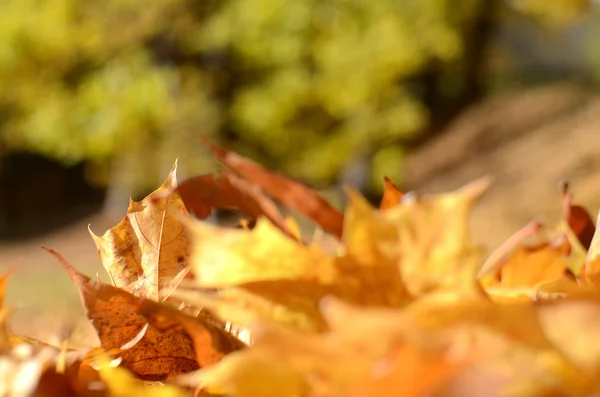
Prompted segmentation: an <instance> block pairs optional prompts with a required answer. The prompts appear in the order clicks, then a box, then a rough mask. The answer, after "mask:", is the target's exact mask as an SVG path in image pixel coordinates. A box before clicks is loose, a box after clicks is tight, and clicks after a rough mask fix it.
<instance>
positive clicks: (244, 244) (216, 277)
mask: <svg viewBox="0 0 600 397" xmlns="http://www.w3.org/2000/svg"><path fill="white" fill-rule="evenodd" d="M186 226H187V228H188V230H189V232H190V234H191V236H192V239H193V244H192V249H191V255H190V264H191V266H192V271H193V273H194V276H195V279H196V281H197V282H198V283H199V284H200V285H202V286H204V287H213V288H217V287H224V286H232V285H235V284H240V283H244V282H249V281H256V280H273V279H324V280H331V279H332V278H333V277H334V276H335V269H334V267H333V264H332V261H331V259H330V258H329V257H328V256H327V255H326V254H325V252H323V250H322V249H321V248H319V247H317V246H309V247H306V246H304V245H302V244H299V243H298V241H295V240H293V239H291V238H289V237H287V236H286V235H284V234H283V233H282V231H281V230H280V229H279V228H277V227H275V226H274V225H273V224H272V223H271V222H269V221H268V220H267V219H266V218H259V219H258V220H257V222H256V226H255V227H254V229H252V230H248V229H226V228H222V227H219V226H216V225H211V224H209V223H206V222H200V221H195V220H193V219H190V220H188V221H187V222H186Z"/></svg>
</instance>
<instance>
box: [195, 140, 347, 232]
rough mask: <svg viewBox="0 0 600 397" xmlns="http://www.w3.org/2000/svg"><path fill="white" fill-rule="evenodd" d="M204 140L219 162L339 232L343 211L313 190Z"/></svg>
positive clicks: (326, 229) (325, 226) (319, 222)
mask: <svg viewBox="0 0 600 397" xmlns="http://www.w3.org/2000/svg"><path fill="white" fill-rule="evenodd" d="M204 143H205V144H206V145H207V146H208V147H209V149H210V150H211V151H212V153H213V154H214V155H215V157H217V158H218V159H219V160H220V161H221V162H223V163H224V164H225V165H227V166H228V167H230V168H231V169H233V170H234V171H235V172H237V173H238V174H240V175H241V176H242V177H243V178H245V179H247V180H248V181H251V182H253V183H255V184H257V185H259V186H260V187H261V188H262V189H264V190H265V191H266V192H267V193H268V194H270V195H271V196H273V197H274V198H275V199H276V200H278V201H280V202H281V203H282V204H284V205H285V206H286V207H288V208H289V209H292V210H294V211H298V212H300V213H302V214H304V215H306V216H307V217H308V218H310V219H312V220H313V221H314V222H316V223H317V224H318V225H319V226H321V227H322V228H323V230H325V231H326V232H328V233H331V234H332V235H334V236H335V237H337V238H340V237H341V236H342V228H343V223H344V215H343V214H342V213H341V212H340V211H338V210H337V209H335V208H334V207H333V206H332V205H331V204H329V203H328V202H327V200H325V199H324V198H323V197H321V196H320V195H319V194H318V193H317V192H316V191H315V190H313V189H311V188H310V187H308V186H306V185H304V184H302V183H300V182H297V181H294V180H292V179H290V178H288V177H285V176H283V175H280V174H277V173H274V172H271V171H267V170H266V169H264V168H263V167H261V166H260V165H258V164H257V163H255V162H253V161H251V160H249V159H247V158H245V157H242V156H240V155H238V154H236V153H233V152H229V151H227V150H225V149H222V148H220V147H217V146H215V145H213V144H212V143H211V142H210V141H208V140H207V139H205V140H204Z"/></svg>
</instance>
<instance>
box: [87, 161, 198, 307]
mask: <svg viewBox="0 0 600 397" xmlns="http://www.w3.org/2000/svg"><path fill="white" fill-rule="evenodd" d="M176 170H177V162H176V163H175V165H174V166H173V169H172V170H171V173H170V174H169V177H168V178H167V180H166V181H165V183H164V184H163V185H162V186H161V187H160V188H158V189H157V190H156V191H154V192H153V193H151V194H150V195H149V196H147V197H146V198H144V199H143V200H142V201H140V202H134V201H130V203H129V208H128V210H127V215H125V217H124V218H123V220H122V221H121V222H120V223H119V224H118V225H117V226H115V227H114V228H112V229H110V230H108V231H106V233H104V235H102V236H101V237H98V236H96V235H95V234H94V233H93V232H92V231H91V229H90V234H91V235H92V237H93V239H94V242H95V243H96V248H97V249H98V253H99V254H100V258H101V260H102V265H103V266H104V269H105V270H106V272H107V273H108V274H109V276H110V279H111V282H112V284H113V285H114V286H115V287H117V288H121V289H123V290H125V291H127V292H129V293H131V294H133V295H135V296H138V297H141V298H148V299H152V300H155V301H163V300H165V299H166V298H168V297H169V295H170V294H171V292H172V290H173V289H174V288H175V287H176V285H177V284H178V282H179V281H181V279H182V278H183V277H184V276H185V275H186V273H187V271H188V269H187V265H188V251H189V248H188V246H189V236H188V234H187V231H186V230H185V229H184V227H183V225H182V224H181V222H180V220H179V216H180V215H181V214H187V210H186V208H185V206H184V204H183V201H182V200H181V198H180V197H179V194H178V193H177V192H176V191H172V190H173V189H174V188H175V187H176V186H177V178H176ZM167 191H168V192H169V193H168V194H166V195H165V192H167Z"/></svg>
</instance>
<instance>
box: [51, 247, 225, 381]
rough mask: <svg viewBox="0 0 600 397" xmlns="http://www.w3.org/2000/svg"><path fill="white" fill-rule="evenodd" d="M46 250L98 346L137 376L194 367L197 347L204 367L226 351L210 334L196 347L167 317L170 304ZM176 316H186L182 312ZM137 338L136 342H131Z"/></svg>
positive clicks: (163, 376) (169, 374)
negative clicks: (76, 297)
mask: <svg viewBox="0 0 600 397" xmlns="http://www.w3.org/2000/svg"><path fill="white" fill-rule="evenodd" d="M45 249H46V250H47V251H48V252H50V253H51V254H52V255H53V256H54V257H55V258H56V259H57V260H58V261H59V262H60V264H61V265H62V266H63V268H64V269H65V270H66V271H67V273H68V274H69V277H70V278H71V279H72V280H73V282H74V283H75V285H76V286H77V288H78V289H79V294H80V297H81V300H82V303H83V305H84V307H85V311H86V315H87V317H88V318H89V319H90V320H91V321H92V324H93V326H94V327H95V328H96V331H97V333H98V337H99V338H100V342H101V345H102V347H103V348H104V349H105V350H107V351H114V349H117V351H119V355H120V357H121V359H122V363H123V365H124V366H125V367H127V368H128V369H129V370H131V371H133V372H134V373H136V374H137V376H138V377H139V378H140V379H145V380H154V381H164V380H169V379H172V378H173V377H175V376H177V375H179V374H182V373H186V372H190V371H193V370H196V369H198V368H199V364H198V362H197V361H196V358H197V354H196V349H199V350H200V352H199V353H198V355H200V353H202V354H203V355H202V356H203V357H210V360H206V361H203V362H202V364H203V365H210V364H214V363H216V362H217V361H218V360H219V359H220V358H221V357H223V356H224V355H225V354H227V353H229V351H218V350H217V348H216V347H217V346H220V344H219V343H214V340H213V339H212V337H211V338H205V339H204V340H203V343H202V344H201V345H199V344H196V349H195V348H194V343H193V340H192V338H191V337H190V335H189V334H188V333H187V332H186V330H185V327H184V326H183V325H182V324H181V322H178V321H174V320H172V314H171V313H172V311H171V310H170V309H171V307H170V306H167V305H165V304H161V303H158V302H154V301H150V300H147V299H140V298H137V297H135V296H134V295H132V294H130V293H128V292H126V291H123V290H121V289H119V288H116V287H113V286H111V285H108V284H104V283H102V282H100V281H98V280H92V279H90V278H89V277H87V276H85V275H83V274H81V273H79V272H78V271H77V270H76V269H75V268H73V267H72V266H71V265H69V264H68V263H67V262H66V261H65V260H64V259H63V258H62V257H61V256H60V255H59V254H58V253H56V252H55V251H53V250H51V249H49V248H45ZM147 313H152V314H153V316H148V315H146V314H147ZM180 316H182V317H185V315H184V314H183V313H181V315H180ZM157 317H160V318H161V319H165V321H166V322H167V324H168V325H169V326H168V327H166V326H165V325H164V324H161V323H160V322H159V321H157ZM182 317H179V319H181V318H182ZM189 321H198V324H199V326H203V327H205V328H206V329H207V332H208V334H210V335H213V334H212V333H211V332H210V331H213V332H216V331H215V329H214V327H211V326H210V325H209V324H203V323H201V322H200V320H196V319H194V318H191V317H190V318H189ZM209 328H210V331H209V330H208V329H209ZM140 334H143V335H140ZM136 338H137V339H139V340H138V342H137V343H131V342H132V340H134V339H136ZM196 341H198V339H196Z"/></svg>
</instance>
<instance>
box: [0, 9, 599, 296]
mask: <svg viewBox="0 0 600 397" xmlns="http://www.w3.org/2000/svg"><path fill="white" fill-rule="evenodd" d="M598 3H599V2H596V1H592V0H294V1H284V0H200V1H198V0H196V1H195V0H155V1H152V2H143V3H142V2H137V1H132V0H104V1H98V0H86V1H83V0H14V1H12V0H8V1H3V2H0V266H3V267H6V266H8V265H10V264H12V263H20V264H21V270H19V273H18V275H16V276H15V277H16V278H17V279H18V277H26V276H27V277H30V278H29V279H27V280H30V279H31V277H33V276H32V275H37V277H38V278H39V280H40V281H39V283H36V282H32V281H27V282H25V281H23V280H25V279H24V278H22V279H21V281H22V282H20V283H15V284H14V285H15V286H14V287H10V288H9V292H11V293H12V294H13V296H15V297H20V298H18V299H17V301H18V302H21V303H23V302H25V303H23V304H24V305H28V304H29V303H30V302H29V301H28V300H27V299H28V298H22V297H23V296H29V295H40V294H41V295H44V294H47V295H52V294H54V293H55V292H56V291H57V288H58V287H56V285H58V284H56V285H53V284H52V283H53V282H54V281H53V282H52V283H50V282H49V281H48V280H50V279H48V274H50V273H52V274H54V273H53V272H57V273H60V272H61V270H60V269H59V267H58V265H56V264H55V263H54V262H53V261H52V259H51V258H50V257H49V255H48V254H47V253H45V252H42V251H41V250H40V249H39V246H40V245H42V244H44V245H48V246H50V247H52V248H54V249H56V250H58V251H59V252H61V253H62V254H63V255H64V256H65V257H66V258H67V259H68V260H70V261H71V262H72V263H73V264H74V265H77V266H80V267H83V269H88V270H89V271H88V273H92V272H95V271H99V272H101V273H102V272H103V271H102V270H101V267H100V261H99V258H98V256H97V253H96V251H95V247H94V245H93V242H92V240H91V238H90V236H89V234H88V233H87V230H86V227H87V224H89V223H91V224H92V226H91V227H92V230H94V232H95V233H96V234H102V233H103V232H104V231H105V230H106V229H107V228H110V227H112V226H114V225H115V224H116V223H117V222H118V221H119V220H120V219H121V218H122V217H123V215H124V214H125V211H126V208H127V204H128V200H129V197H130V196H132V197H133V198H134V199H140V198H142V197H143V196H144V195H146V194H147V193H149V192H150V191H152V190H153V189H154V188H156V187H158V186H159V185H160V184H161V183H162V182H163V181H164V179H165V177H166V175H167V174H168V172H169V170H170V168H171V167H172V165H173V163H174V161H175V159H176V158H179V171H178V175H179V178H180V179H183V178H185V177H188V176H193V175H196V174H200V173H206V172H212V171H214V170H215V169H216V164H215V162H214V161H213V159H212V158H211V157H210V156H209V155H208V153H207V151H206V150H205V149H204V148H203V146H202V144H201V137H202V136H207V137H210V138H211V139H212V140H213V141H215V142H216V143H218V144H220V145H221V146H224V147H226V148H228V149H231V150H234V151H237V152H238V153H240V154H243V155H245V156H249V157H250V158H252V159H254V160H255V161H258V162H260V163H261V164H263V165H265V166H266V167H268V168H271V169H273V170H277V171H280V172H284V173H286V174H288V175H290V176H292V177H294V178H297V179H299V180H301V181H303V182H305V183H307V184H310V185H311V186H314V187H316V188H317V189H319V190H321V191H323V193H324V194H325V195H326V196H327V197H329V198H330V199H331V200H332V201H333V202H335V203H337V204H341V202H342V201H343V195H342V193H341V189H340V187H341V186H343V185H352V186H354V187H356V188H358V189H360V190H361V191H362V192H364V194H365V195H366V196H367V197H368V198H370V199H371V200H373V201H375V200H377V199H378V197H379V195H380V194H381V188H382V178H383V175H386V176H388V177H390V178H392V179H393V180H394V181H395V182H396V183H397V184H398V185H400V186H401V187H402V188H403V189H406V190H415V191H417V192H422V193H429V192H439V191H445V190H449V189H454V188H457V187H459V186H461V185H462V184H464V183H467V182H469V181H471V180H473V179H475V178H477V177H480V176H483V175H485V174H489V175H491V176H492V177H493V178H494V185H493V187H492V189H491V190H490V192H489V193H488V194H487V195H486V196H485V198H484V200H483V201H482V203H481V205H480V206H479V207H478V209H477V211H476V216H475V217H474V220H473V228H474V232H475V238H476V239H477V240H478V241H479V242H480V243H481V244H483V245H484V246H486V247H488V248H489V247H494V246H495V245H497V244H498V243H500V242H501V241H502V240H504V239H506V238H507V237H508V235H510V234H511V233H512V232H514V231H515V230H517V229H518V228H520V227H521V226H523V225H524V224H525V223H527V222H528V221H529V220H531V219H532V218H534V217H538V218H540V219H542V220H547V221H548V222H553V221H555V220H557V219H558V217H559V216H560V206H559V201H560V194H559V192H558V188H557V183H558V182H559V181H560V180H561V179H568V180H569V181H570V182H571V184H572V187H573V190H574V193H575V197H576V200H577V201H578V202H580V203H582V204H585V205H586V206H588V208H590V210H591V212H592V214H593V216H595V215H596V212H597V209H598V207H600V133H599V132H598V126H599V125H600V96H599V95H598V90H597V83H598V79H599V78H600V45H599V44H598V43H600V18H599V15H600V4H598ZM19 275H20V276H19ZM61 277H63V275H62V274H61V275H60V276H56V278H52V279H51V280H55V279H56V280H62V281H60V282H59V281H56V282H57V283H62V282H64V280H65V277H63V278H61ZM9 285H10V284H9ZM11 288H12V289H11ZM44 291H45V292H44ZM41 295H40V296H41ZM44 296H45V295H44ZM73 296H75V293H73V295H72V296H71V295H69V298H68V299H71V298H72V297H73ZM15 299H16V298H15ZM19 299H21V300H19ZM65 299H67V298H65ZM68 299H67V300H68ZM65 302H66V301H65Z"/></svg>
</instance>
